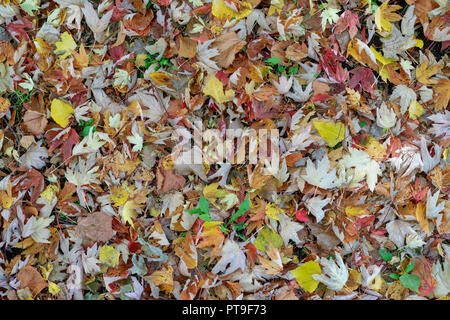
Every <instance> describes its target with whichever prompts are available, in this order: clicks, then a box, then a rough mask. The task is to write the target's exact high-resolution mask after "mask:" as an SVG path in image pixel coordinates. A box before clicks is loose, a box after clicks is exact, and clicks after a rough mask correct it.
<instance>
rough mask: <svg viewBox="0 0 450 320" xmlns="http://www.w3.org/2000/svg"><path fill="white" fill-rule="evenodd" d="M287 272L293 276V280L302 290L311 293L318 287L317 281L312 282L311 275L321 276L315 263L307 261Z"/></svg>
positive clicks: (318, 266) (317, 264)
mask: <svg viewBox="0 0 450 320" xmlns="http://www.w3.org/2000/svg"><path fill="white" fill-rule="evenodd" d="M289 272H290V273H291V274H292V275H293V276H294V278H295V280H297V282H298V284H299V285H300V287H302V289H303V290H305V291H307V292H309V293H312V292H314V290H316V289H317V286H318V285H319V281H317V280H314V279H313V277H312V275H313V274H321V273H322V270H321V269H320V265H319V263H317V262H315V261H308V262H306V263H304V264H302V265H301V266H299V267H297V268H296V269H294V270H292V271H289Z"/></svg>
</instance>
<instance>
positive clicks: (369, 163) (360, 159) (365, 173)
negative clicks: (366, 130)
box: [339, 148, 382, 191]
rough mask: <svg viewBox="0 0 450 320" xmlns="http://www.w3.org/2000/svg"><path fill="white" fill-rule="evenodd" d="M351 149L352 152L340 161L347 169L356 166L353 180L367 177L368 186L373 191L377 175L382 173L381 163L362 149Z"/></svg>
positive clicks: (356, 180) (357, 180)
mask: <svg viewBox="0 0 450 320" xmlns="http://www.w3.org/2000/svg"><path fill="white" fill-rule="evenodd" d="M349 151H350V154H349V155H345V156H344V157H343V158H342V160H340V161H339V162H340V163H341V164H342V165H343V166H344V167H345V168H347V169H348V168H352V167H353V168H354V176H353V181H355V182H359V181H361V180H362V179H363V178H364V177H366V179H367V186H368V187H369V189H370V191H373V190H374V188H375V185H376V183H377V180H378V177H377V176H381V174H382V171H381V169H380V165H379V164H378V163H377V162H376V161H375V160H372V159H371V158H370V157H369V155H368V154H367V153H365V152H364V151H362V150H358V149H354V148H349Z"/></svg>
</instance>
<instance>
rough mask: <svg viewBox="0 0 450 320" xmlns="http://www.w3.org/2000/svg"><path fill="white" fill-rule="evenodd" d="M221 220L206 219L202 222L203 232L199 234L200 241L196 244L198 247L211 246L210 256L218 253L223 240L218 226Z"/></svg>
mask: <svg viewBox="0 0 450 320" xmlns="http://www.w3.org/2000/svg"><path fill="white" fill-rule="evenodd" d="M222 223H223V222H221V221H207V222H205V223H203V232H202V233H201V234H200V237H199V238H200V242H199V244H198V245H197V248H198V249H201V248H205V247H210V246H213V247H214V249H213V250H212V252H211V256H212V257H215V256H216V255H218V254H219V252H220V248H221V246H222V244H223V241H224V240H225V237H224V235H223V233H222V231H221V230H220V228H219V226H220V225H221V224H222Z"/></svg>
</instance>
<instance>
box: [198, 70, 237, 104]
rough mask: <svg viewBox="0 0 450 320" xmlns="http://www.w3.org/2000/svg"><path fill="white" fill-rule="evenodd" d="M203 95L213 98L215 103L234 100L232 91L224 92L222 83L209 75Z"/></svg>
mask: <svg viewBox="0 0 450 320" xmlns="http://www.w3.org/2000/svg"><path fill="white" fill-rule="evenodd" d="M203 93H204V94H205V95H207V96H210V97H212V98H214V100H215V101H216V102H217V103H225V102H227V101H230V100H232V99H233V98H234V91H233V90H231V89H229V90H226V91H225V92H224V89H223V83H222V82H221V81H220V80H219V79H217V78H216V77H215V76H213V75H211V74H210V75H208V77H207V78H206V80H205V83H204V85H203Z"/></svg>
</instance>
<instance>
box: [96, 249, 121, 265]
mask: <svg viewBox="0 0 450 320" xmlns="http://www.w3.org/2000/svg"><path fill="white" fill-rule="evenodd" d="M119 257H120V252H119V251H117V250H116V249H114V248H113V247H111V246H103V247H101V248H100V250H99V259H100V261H101V262H102V263H104V264H106V265H108V266H110V267H116V266H117V265H118V264H119Z"/></svg>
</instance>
